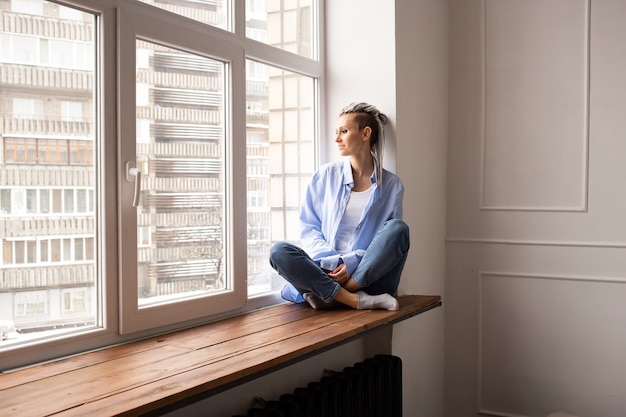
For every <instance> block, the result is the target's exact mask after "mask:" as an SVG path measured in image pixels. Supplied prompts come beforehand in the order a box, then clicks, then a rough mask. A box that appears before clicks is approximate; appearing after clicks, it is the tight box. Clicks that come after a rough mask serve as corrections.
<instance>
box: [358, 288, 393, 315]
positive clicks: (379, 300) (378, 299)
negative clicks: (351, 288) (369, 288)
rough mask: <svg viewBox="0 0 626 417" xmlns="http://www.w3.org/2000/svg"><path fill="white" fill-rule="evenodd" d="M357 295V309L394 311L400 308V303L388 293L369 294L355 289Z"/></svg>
mask: <svg viewBox="0 0 626 417" xmlns="http://www.w3.org/2000/svg"><path fill="white" fill-rule="evenodd" d="M356 295H357V296H358V297H359V301H358V303H357V308H358V309H359V310H376V309H379V310H391V311H396V310H398V309H399V308H400V303H398V300H396V299H395V298H394V297H392V296H391V295H389V294H380V295H369V294H368V293H366V292H365V291H357V292H356Z"/></svg>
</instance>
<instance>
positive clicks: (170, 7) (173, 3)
mask: <svg viewBox="0 0 626 417" xmlns="http://www.w3.org/2000/svg"><path fill="white" fill-rule="evenodd" d="M139 1H141V2H142V3H147V4H150V5H152V6H155V7H159V8H161V9H165V10H167V11H169V12H172V13H176V14H179V15H181V16H185V17H188V18H190V19H193V20H197V21H199V22H202V23H206V24H207V25H211V26H215V27H218V28H220V29H225V30H231V26H232V25H231V23H230V15H231V12H230V5H231V0H139Z"/></svg>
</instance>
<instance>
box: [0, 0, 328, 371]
mask: <svg viewBox="0 0 626 417" xmlns="http://www.w3.org/2000/svg"><path fill="white" fill-rule="evenodd" d="M7 3H8V5H7V7H3V8H2V9H0V19H1V20H2V21H3V22H5V24H4V25H3V26H2V29H0V69H1V70H2V72H3V74H4V78H3V81H2V83H0V97H1V98H0V101H1V102H0V117H1V118H2V123H1V124H0V126H1V127H0V135H1V139H2V140H1V141H0V146H1V151H0V157H1V158H2V160H1V161H0V220H1V221H2V227H1V228H0V240H1V241H2V252H1V254H0V255H1V256H0V319H2V320H12V321H14V322H15V323H16V326H17V328H18V329H19V330H20V336H19V337H18V338H16V339H11V340H8V341H3V342H0V354H2V355H3V363H2V369H0V370H4V369H7V368H11V367H15V366H21V365H26V364H29V363H33V362H35V361H38V360H44V359H49V358H50V357H49V356H48V355H50V354H51V353H49V352H55V353H54V354H55V355H58V354H63V353H67V354H69V353H74V352H77V351H80V350H86V349H92V348H97V347H100V346H104V345H107V344H111V343H119V342H122V341H124V340H129V339H134V338H137V337H142V336H143V335H148V334H154V333H158V332H163V331H166V330H171V329H175V328H177V327H181V326H189V325H191V324H194V323H200V322H204V321H208V320H213V319H215V318H218V317H221V316H223V315H224V314H234V313H236V312H243V311H245V310H247V309H252V308H257V307H261V306H264V305H269V304H272V303H275V302H279V301H280V297H279V290H280V288H281V287H282V285H283V281H282V279H281V278H280V277H279V276H278V275H277V274H276V273H275V272H274V271H273V270H272V269H271V268H270V266H269V263H268V253H269V249H270V247H271V245H272V244H273V243H274V242H276V241H278V240H291V241H297V239H298V232H297V231H298V220H297V215H298V207H299V204H300V201H301V199H302V197H303V193H304V188H305V187H306V184H307V183H308V181H309V178H310V176H311V174H312V173H313V170H314V168H315V167H316V166H317V160H316V155H317V131H318V126H317V124H318V122H319V97H320V91H319V85H320V80H321V77H322V74H323V71H322V62H321V61H320V60H319V59H318V58H319V57H320V56H321V53H320V51H319V50H318V38H319V30H320V29H321V28H320V27H319V23H318V22H319V20H318V19H317V16H318V14H319V4H318V1H316V0H294V1H288V2H286V1H285V2H276V1H270V0H246V1H245V2H240V1H238V0H142V1H141V2H136V1H131V0H128V1H126V0H98V1H97V2H93V1H89V0H72V1H71V2H69V1H68V2H67V3H65V2H64V1H62V0H60V1H47V0H9V1H7ZM172 13H174V14H178V15H179V16H178V17H175V18H174V17H173V16H174V15H173V14H172ZM244 22H245V23H244ZM50 347H54V349H50Z"/></svg>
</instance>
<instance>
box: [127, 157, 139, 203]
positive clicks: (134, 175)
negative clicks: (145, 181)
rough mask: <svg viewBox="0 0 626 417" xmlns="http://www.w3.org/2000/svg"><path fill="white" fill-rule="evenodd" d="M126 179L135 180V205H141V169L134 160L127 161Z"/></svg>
mask: <svg viewBox="0 0 626 417" xmlns="http://www.w3.org/2000/svg"><path fill="white" fill-rule="evenodd" d="M126 181H128V182H133V181H134V182H135V194H134V195H133V207H139V196H140V195H141V170H140V169H139V168H137V167H136V166H135V163H134V162H131V161H128V162H126Z"/></svg>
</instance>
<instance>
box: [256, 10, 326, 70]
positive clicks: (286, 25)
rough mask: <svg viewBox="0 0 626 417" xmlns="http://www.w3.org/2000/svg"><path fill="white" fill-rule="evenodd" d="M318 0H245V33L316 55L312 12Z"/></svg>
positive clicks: (314, 56) (305, 53)
mask: <svg viewBox="0 0 626 417" xmlns="http://www.w3.org/2000/svg"><path fill="white" fill-rule="evenodd" d="M313 2H315V0H293V1H273V0H246V36H247V37H248V38H250V39H254V40H256V41H259V42H263V43H266V44H268V45H271V46H274V47H276V48H280V49H283V50H285V51H289V52H292V53H294V54H297V55H301V56H303V57H306V58H312V59H317V51H316V49H315V43H314V42H313V40H314V39H315V36H316V34H314V33H313V30H314V28H315V26H314V24H313V19H314V18H315V16H314V13H313V12H312V6H313Z"/></svg>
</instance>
